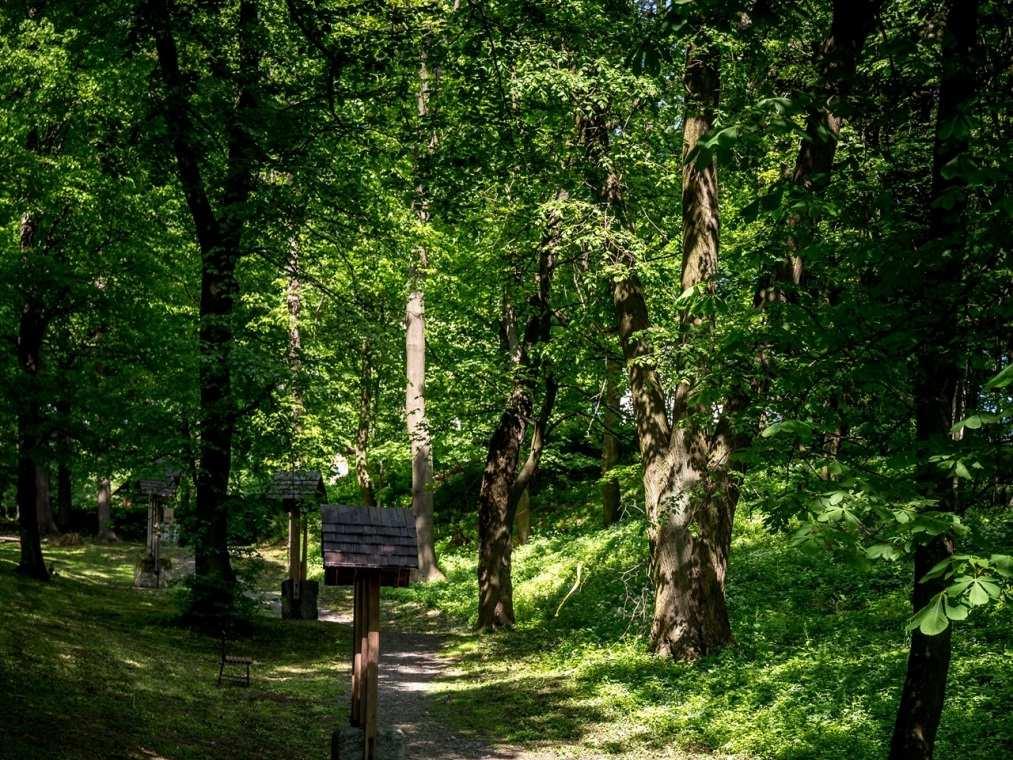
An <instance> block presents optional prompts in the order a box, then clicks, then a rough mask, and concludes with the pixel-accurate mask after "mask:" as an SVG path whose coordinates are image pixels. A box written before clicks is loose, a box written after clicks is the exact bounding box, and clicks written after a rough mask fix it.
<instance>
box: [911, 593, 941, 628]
mask: <svg viewBox="0 0 1013 760" xmlns="http://www.w3.org/2000/svg"><path fill="white" fill-rule="evenodd" d="M949 624H950V620H949V618H947V617H946V610H945V609H944V608H943V594H941V593H939V594H936V595H935V596H934V597H932V601H930V602H929V603H928V604H927V605H925V606H924V607H923V608H922V609H920V610H919V611H918V612H917V613H916V614H915V615H914V617H912V618H911V619H910V620H909V621H908V624H907V630H908V631H913V630H914V629H915V628H917V629H918V630H919V631H921V632H922V633H924V634H925V635H926V636H935V635H936V634H938V633H942V632H943V631H945V630H946V626H948V625H949Z"/></svg>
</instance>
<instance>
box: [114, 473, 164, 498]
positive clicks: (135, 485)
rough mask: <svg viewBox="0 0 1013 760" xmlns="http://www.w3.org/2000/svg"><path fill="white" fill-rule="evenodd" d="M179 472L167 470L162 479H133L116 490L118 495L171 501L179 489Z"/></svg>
mask: <svg viewBox="0 0 1013 760" xmlns="http://www.w3.org/2000/svg"><path fill="white" fill-rule="evenodd" d="M179 476H180V473H179V470H173V469H171V468H168V467H167V468H166V469H165V474H164V475H163V476H162V477H147V478H131V479H130V480H128V481H127V482H126V483H124V484H123V485H121V486H120V487H119V488H117V489H116V493H117V494H122V493H126V494H129V495H130V496H133V497H135V498H136V497H139V496H140V497H143V498H146V499H147V498H150V497H152V496H156V497H159V498H162V499H171V498H172V497H173V496H175V495H176V489H177V488H179Z"/></svg>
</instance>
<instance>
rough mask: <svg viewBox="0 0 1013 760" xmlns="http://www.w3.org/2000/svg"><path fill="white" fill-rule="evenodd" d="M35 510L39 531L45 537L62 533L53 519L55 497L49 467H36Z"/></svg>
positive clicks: (40, 465) (43, 465)
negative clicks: (50, 486) (51, 486)
mask: <svg viewBox="0 0 1013 760" xmlns="http://www.w3.org/2000/svg"><path fill="white" fill-rule="evenodd" d="M35 509H36V512H38V515H39V531H40V532H41V533H42V535H44V536H52V535H55V534H57V533H59V532H60V529H59V527H58V526H57V524H56V520H55V519H54V518H53V496H52V493H51V492H50V488H49V465H47V464H38V463H36V465H35Z"/></svg>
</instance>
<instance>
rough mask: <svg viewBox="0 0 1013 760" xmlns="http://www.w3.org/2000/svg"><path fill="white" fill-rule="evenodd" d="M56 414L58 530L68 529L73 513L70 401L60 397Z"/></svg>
mask: <svg viewBox="0 0 1013 760" xmlns="http://www.w3.org/2000/svg"><path fill="white" fill-rule="evenodd" d="M56 416H57V420H58V421H59V422H58V424H59V433H58V438H57V440H58V444H57V458H56V515H55V517H56V525H57V527H58V528H59V530H60V531H62V532H66V531H68V530H70V525H71V520H72V519H73V515H72V514H71V512H72V510H73V499H74V493H73V480H72V473H71V469H70V462H71V459H72V457H73V452H74V442H73V439H72V438H71V435H70V402H69V401H68V400H67V399H66V398H60V399H59V400H58V401H57V403H56Z"/></svg>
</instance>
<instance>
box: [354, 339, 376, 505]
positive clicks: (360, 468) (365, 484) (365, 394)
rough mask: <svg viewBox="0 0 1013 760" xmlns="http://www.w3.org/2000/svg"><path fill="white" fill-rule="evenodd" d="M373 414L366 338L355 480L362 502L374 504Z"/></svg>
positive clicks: (360, 390) (355, 456)
mask: <svg viewBox="0 0 1013 760" xmlns="http://www.w3.org/2000/svg"><path fill="white" fill-rule="evenodd" d="M372 415H373V358H372V348H371V346H370V344H369V340H368V339H363V341H362V351H361V357H360V365H359V424H358V427H357V428H356V431H355V447H354V459H355V480H356V482H357V483H358V484H359V493H360V494H362V503H363V504H365V505H366V506H368V507H375V506H376V492H375V491H374V489H373V479H372V478H371V477H370V475H369V423H370V420H371V419H372Z"/></svg>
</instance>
